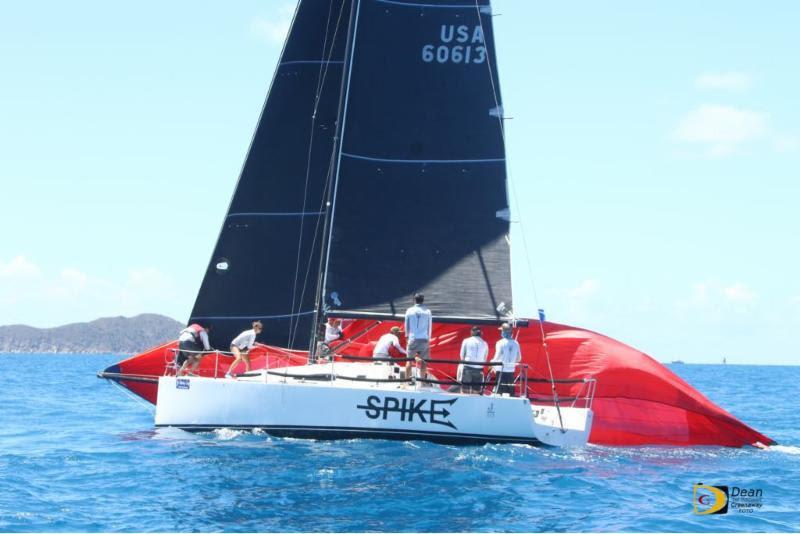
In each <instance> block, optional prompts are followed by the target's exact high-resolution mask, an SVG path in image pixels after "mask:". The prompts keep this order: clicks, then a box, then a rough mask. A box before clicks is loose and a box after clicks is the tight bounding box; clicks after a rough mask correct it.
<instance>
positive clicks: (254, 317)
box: [191, 310, 314, 321]
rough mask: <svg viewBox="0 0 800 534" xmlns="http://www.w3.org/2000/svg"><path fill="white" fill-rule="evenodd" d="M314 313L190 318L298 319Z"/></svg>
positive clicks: (312, 311)
mask: <svg viewBox="0 0 800 534" xmlns="http://www.w3.org/2000/svg"><path fill="white" fill-rule="evenodd" d="M312 313H314V310H309V311H304V312H297V313H287V314H284V315H258V314H252V315H219V316H216V317H192V319H191V320H199V319H205V320H215V321H216V320H222V319H248V320H249V319H285V318H287V317H298V316H300V315H311V314H312Z"/></svg>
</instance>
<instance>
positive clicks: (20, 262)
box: [0, 256, 41, 279]
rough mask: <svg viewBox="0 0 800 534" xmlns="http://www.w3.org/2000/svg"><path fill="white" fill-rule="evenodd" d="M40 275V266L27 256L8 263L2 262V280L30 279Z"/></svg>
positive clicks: (13, 259) (0, 273) (0, 272)
mask: <svg viewBox="0 0 800 534" xmlns="http://www.w3.org/2000/svg"><path fill="white" fill-rule="evenodd" d="M39 274H41V270H40V269H39V266H38V265H36V264H35V263H32V262H31V261H29V260H28V259H27V258H26V257H25V256H16V257H14V258H12V259H11V260H10V261H9V262H7V263H6V262H3V261H0V278H6V279H9V278H30V277H34V276H38V275H39Z"/></svg>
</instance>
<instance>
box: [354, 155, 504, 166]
mask: <svg viewBox="0 0 800 534" xmlns="http://www.w3.org/2000/svg"><path fill="white" fill-rule="evenodd" d="M342 156H346V157H348V158H352V159H363V160H365V161H377V162H379V163H422V164H428V163H432V164H436V163H444V164H447V163H502V162H504V161H505V160H506V158H485V159H394V158H375V157H372V156H361V155H359V154H351V153H348V152H342Z"/></svg>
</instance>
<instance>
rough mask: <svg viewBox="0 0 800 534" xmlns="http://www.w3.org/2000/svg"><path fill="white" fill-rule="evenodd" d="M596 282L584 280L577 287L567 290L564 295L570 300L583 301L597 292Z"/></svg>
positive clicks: (597, 285)
mask: <svg viewBox="0 0 800 534" xmlns="http://www.w3.org/2000/svg"><path fill="white" fill-rule="evenodd" d="M598 287H599V284H598V283H597V280H584V281H583V282H582V283H581V285H579V286H578V287H573V288H571V289H567V290H566V291H565V292H564V293H565V294H566V295H567V296H568V297H569V298H572V299H584V298H587V297H590V296H592V295H593V294H594V293H596V292H597V289H598Z"/></svg>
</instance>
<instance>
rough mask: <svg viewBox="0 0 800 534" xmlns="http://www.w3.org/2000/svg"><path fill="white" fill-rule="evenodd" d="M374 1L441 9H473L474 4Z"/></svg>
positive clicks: (483, 6)
mask: <svg viewBox="0 0 800 534" xmlns="http://www.w3.org/2000/svg"><path fill="white" fill-rule="evenodd" d="M375 2H378V3H381V4H391V5H393V6H404V7H432V8H442V9H474V8H475V6H474V5H470V4H454V5H450V6H448V5H441V4H423V3H419V2H400V1H398V0H375ZM479 7H482V8H489V7H491V6H490V5H489V4H480V5H479Z"/></svg>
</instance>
